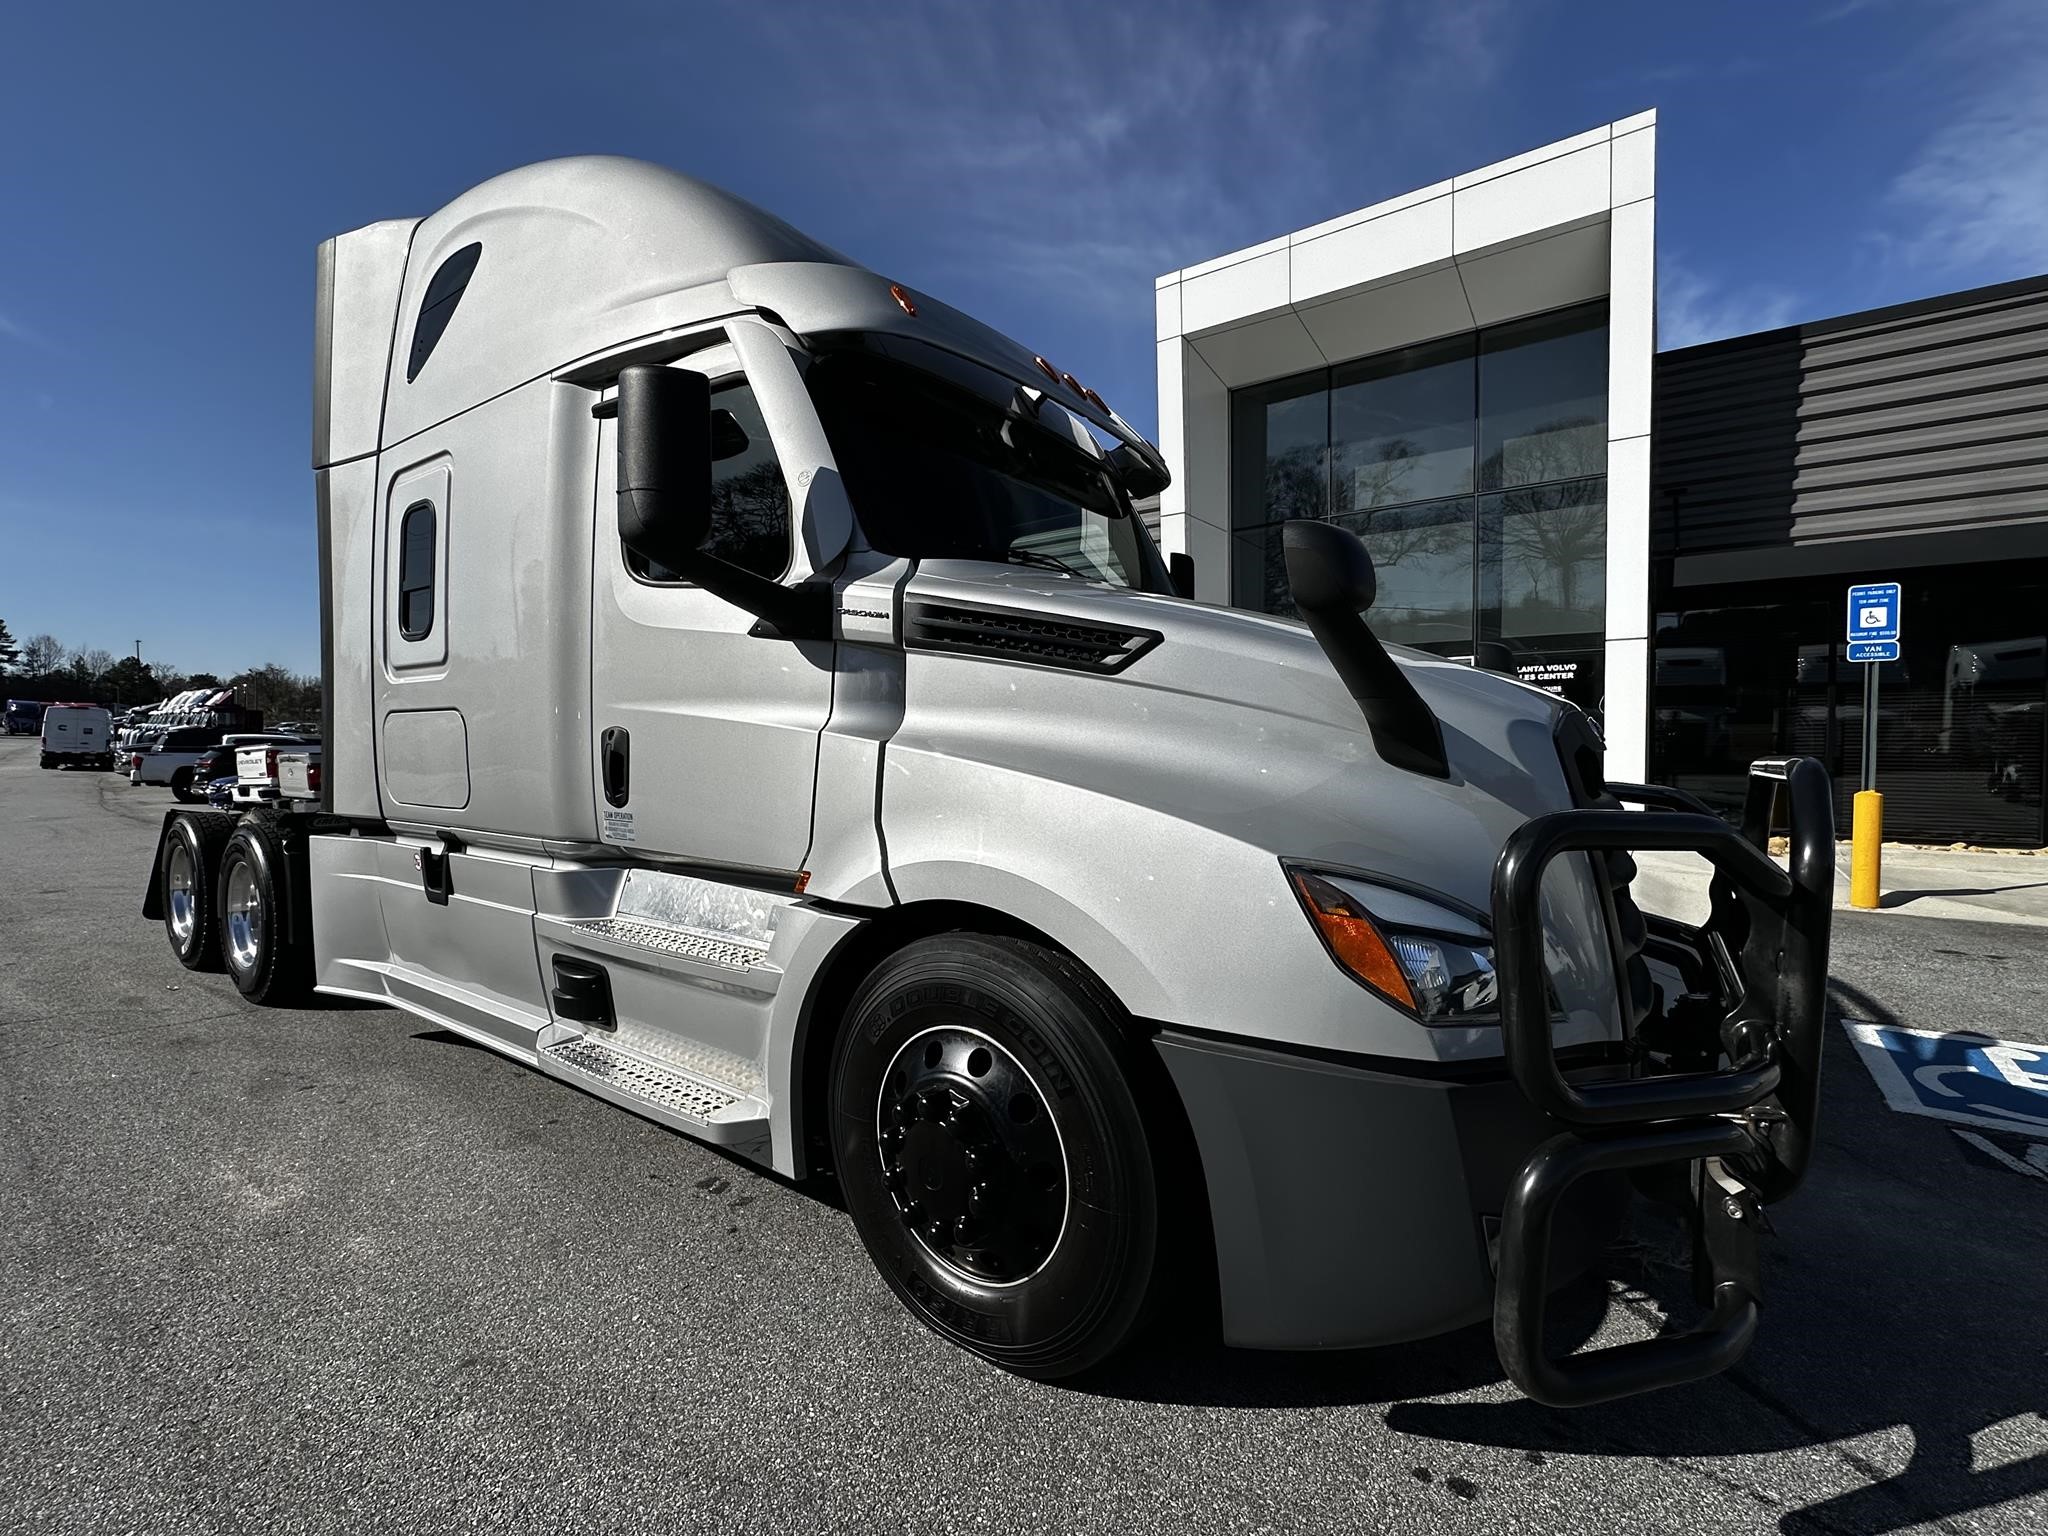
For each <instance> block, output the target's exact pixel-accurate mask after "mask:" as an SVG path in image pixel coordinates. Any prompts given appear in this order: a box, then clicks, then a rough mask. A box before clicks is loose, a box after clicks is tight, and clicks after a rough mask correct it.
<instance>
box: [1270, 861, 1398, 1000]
mask: <svg viewBox="0 0 2048 1536" xmlns="http://www.w3.org/2000/svg"><path fill="white" fill-rule="evenodd" d="M1294 888H1295V890H1296V891H1297V892H1299V893H1300V896H1301V904H1302V906H1303V907H1304V908H1305V909H1306V910H1307V912H1308V915H1309V919H1310V920H1311V921H1312V922H1314V924H1315V925H1316V931H1317V932H1318V933H1320V934H1322V936H1323V942H1324V943H1325V944H1327V945H1329V946H1330V953H1331V954H1332V955H1334V956H1335V957H1336V959H1337V963H1338V964H1339V965H1341V966H1343V967H1344V969H1345V970H1347V971H1349V972H1350V973H1351V974H1352V975H1354V976H1356V977H1357V978H1358V979H1359V980H1360V981H1362V982H1364V983H1365V984H1366V985H1367V986H1369V987H1371V988H1372V989H1373V991H1375V992H1378V993H1380V994H1382V995H1383V996H1385V997H1389V998H1391V999H1393V1001H1395V1002H1397V1003H1399V1004H1400V1005H1401V1006H1402V1007H1404V1008H1413V1007H1414V1006H1415V993H1414V991H1413V989H1412V988H1410V987H1409V985H1408V977H1407V975H1406V973H1404V972H1403V971H1402V969H1401V964H1400V962H1399V961H1398V960H1396V959H1395V958H1394V952H1393V950H1391V949H1389V948H1388V947H1387V941H1386V940H1385V939H1383V938H1381V937H1380V931H1379V929H1378V928H1376V927H1375V926H1373V920H1372V919H1371V918H1370V917H1368V916H1367V915H1366V912H1365V909H1364V908H1363V907H1361V906H1359V904H1358V903H1357V902H1355V901H1353V900H1352V899H1351V898H1350V897H1349V896H1347V895H1345V894H1344V893H1343V892H1342V891H1340V890H1338V889H1337V887H1336V886H1334V885H1332V884H1331V883H1330V882H1329V881H1327V880H1323V879H1320V878H1318V877H1317V876H1315V875H1311V874H1306V873H1303V872H1301V871H1299V870H1297V871H1296V872H1295V875H1294Z"/></svg>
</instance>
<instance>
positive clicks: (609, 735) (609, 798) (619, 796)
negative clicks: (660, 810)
mask: <svg viewBox="0 0 2048 1536" xmlns="http://www.w3.org/2000/svg"><path fill="white" fill-rule="evenodd" d="M598 755H599V756H600V757H602V758H603V759H604V801H605V804H606V805H610V806H615V807H616V806H622V805H624V804H625V803H626V801H627V799H628V798H630V797H631V795H632V793H633V733H632V732H631V731H629V730H626V729H625V728H624V727H623V726H617V725H612V726H607V727H605V733H604V735H603V736H601V737H599V738H598Z"/></svg>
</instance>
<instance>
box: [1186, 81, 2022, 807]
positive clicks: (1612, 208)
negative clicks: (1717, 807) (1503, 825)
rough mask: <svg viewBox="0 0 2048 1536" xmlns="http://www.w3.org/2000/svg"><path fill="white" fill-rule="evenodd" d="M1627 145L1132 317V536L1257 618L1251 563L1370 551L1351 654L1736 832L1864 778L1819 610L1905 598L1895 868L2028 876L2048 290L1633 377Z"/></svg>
mask: <svg viewBox="0 0 2048 1536" xmlns="http://www.w3.org/2000/svg"><path fill="white" fill-rule="evenodd" d="M1656 135H1657V124H1656V114H1655V113H1654V112H1645V113H1642V114H1640V115H1638V116H1635V117H1630V118H1624V119H1622V120H1621V121H1619V122H1615V123H1610V124H1607V125H1605V126H1604V127H1600V128H1596V129H1593V130H1592V131H1590V132H1588V133H1583V134H1579V135H1576V136H1575V137H1572V138H1569V139H1563V140H1560V141H1559V142H1557V143H1555V144H1549V145H1545V146H1544V147H1542V148H1540V149H1535V150H1531V151H1530V152H1528V153H1527V154H1523V155H1517V156H1515V157H1513V158H1512V159H1508V160H1504V161H1501V162H1500V163H1499V164H1497V165H1490V166H1487V167H1484V168H1483V169H1480V170H1476V171H1471V172H1468V173H1466V174H1464V175H1460V176H1455V177H1452V178H1451V179H1450V180H1448V181H1442V182H1438V183H1436V184H1434V185H1432V186H1427V187H1422V188H1419V189H1417V190H1416V191H1414V192H1410V193H1407V194H1405V195H1403V196H1400V197H1396V198H1392V199H1389V200H1388V201H1386V202H1383V203H1379V204H1376V205H1374V206H1373V207H1370V208H1364V209H1360V210H1358V211H1357V212H1355V213H1349V214H1345V215H1343V216H1342V217H1339V218H1335V219H1331V220H1329V221H1328V222H1326V223H1322V224H1318V225H1314V226H1312V227H1310V228H1308V229H1303V230H1298V231H1296V232H1294V233H1292V234H1286V235H1281V236H1278V237H1276V238H1274V239H1271V240H1267V241H1265V242H1263V243H1261V244H1258V245H1254V246H1250V247H1248V248H1246V249H1244V250H1241V251H1233V252H1231V253H1230V254H1228V255H1225V256H1219V257H1216V258H1214V259H1212V260H1207V261H1202V262H1199V263H1197V264H1196V265H1193V266H1190V267H1186V268H1183V269H1181V270H1180V271H1177V272H1169V273H1167V274H1166V275H1164V276H1163V277H1161V278H1160V279H1159V280H1158V285H1157V318H1158V328H1157V333H1156V334H1157V341H1158V370H1159V439H1160V446H1161V448H1162V449H1163V450H1164V452H1165V454H1166V457H1167V461H1168V463H1169V464H1170V465H1171V467H1172V469H1173V476H1174V479H1173V485H1172V486H1171V487H1170V488H1169V489H1168V490H1167V491H1166V492H1165V494H1164V496H1163V497H1162V498H1161V504H1160V507H1159V532H1160V541H1161V543H1162V545H1163V547H1165V548H1166V549H1168V550H1170V551H1185V552H1186V553H1188V554H1189V555H1191V556H1192V557H1193V559H1194V562H1195V579H1196V593H1197V596H1199V597H1201V598H1203V599H1204V600H1207V601H1212V602H1222V603H1231V604H1235V605H1238V606H1242V607H1248V608H1256V609H1261V610H1265V611H1271V612H1281V613H1285V612H1288V611H1289V604H1288V598H1287V583H1286V576H1285V572H1284V569H1283V566H1282V561H1281V557H1280V541H1279V531H1280V527H1281V525H1282V524H1283V523H1284V522H1286V521H1287V520H1289V519H1291V518H1297V517H1314V518H1323V519H1328V520H1330V521H1333V522H1336V523H1338V524H1340V525H1342V526H1344V527H1346V528H1349V529H1351V530H1352V531H1353V532H1355V533H1357V534H1358V535H1359V537H1360V538H1361V539H1363V540H1364V541H1365V543H1366V545H1367V547H1368V548H1369V549H1370V550H1371V551H1372V554H1373V558H1374V562H1375V564H1376V565H1377V567H1378V570H1379V596H1378V598H1377V600H1376V601H1375V603H1374V606H1373V609H1372V613H1371V619H1372V623H1373V627H1374V629H1375V630H1376V632H1378V633H1379V634H1380V635H1381V637H1382V638H1384V639H1386V640H1388V641H1390V642H1398V643H1402V644H1407V645H1413V646H1418V647H1421V648H1423V649H1427V650H1430V651H1434V652H1437V653H1439V654H1442V655H1447V656H1455V657H1459V658H1462V659H1467V660H1470V661H1472V662H1474V663H1475V664H1477V665H1480V666H1485V667H1490V668H1493V669H1496V670H1499V671H1502V672H1506V673H1510V674H1512V675H1516V676H1519V677H1522V678H1524V679H1526V680H1528V681H1530V682H1533V683H1536V684H1538V685H1540V686H1543V687H1547V688H1551V689H1553V690H1555V691H1557V692H1560V693H1562V694H1564V695H1565V696H1566V697H1569V698H1571V699H1573V700H1575V701H1576V702H1578V703H1580V704H1582V705H1583V706H1585V707H1586V708H1587V709H1588V710H1590V711H1592V712H1594V713H1595V714H1596V715H1597V716H1598V717H1599V718H1600V719H1601V722H1602V726H1603V729H1604V731H1605V733H1606V737H1607V742H1608V771H1609V773H1610V774H1611V775H1612V776H1613V777H1615V778H1617V779H1638V778H1647V779H1653V780H1657V781H1661V782H1665V783H1673V784H1678V785H1680V786H1682V787H1685V788H1689V789H1692V790H1693V791H1694V792H1696V793H1699V794H1701V795H1702V796H1704V797H1705V798H1707V799H1708V800H1709V801H1711V802H1714V803H1719V804H1727V805H1732V804H1733V803H1735V801H1736V800H1737V799H1738V798H1739V794H1740V789H1741V785H1742V781H1743V777H1744V772H1745V768H1746V765H1747V764H1748V762H1749V761H1750V760H1752V759H1753V758H1757V757H1763V756H1769V755H1773V754H1777V753H1783V752H1806V753H1812V754H1814V755H1816V756H1819V757H1821V758H1822V759H1823V760H1824V761H1825V762H1826V763H1827V765H1828V767H1829V768H1830V769H1831V770H1832V771H1833V772H1834V773H1835V775H1836V781H1837V786H1838V792H1839V794H1840V795H1841V797H1842V801H1843V803H1842V805H1841V807H1839V808H1838V814H1841V815H1842V820H1843V824H1844V825H1846V797H1847V795H1848V793H1849V792H1850V791H1852V790H1853V789H1854V788H1855V785H1856V782H1857V780H1858V778H1859V776H1860V774H1861V770H1862V763H1861V741H1862V729H1861V726H1862V672H1863V667H1862V665H1861V664H1855V663H1851V662H1849V661H1848V660H1847V656H1846V652H1845V647H1844V639H1845V636H1844V618H1845V609H1846V593H1847V588H1848V587H1849V586H1850V585H1851V584H1853V583H1860V582H1869V581H1889V580H1896V581H1899V582H1901V583H1902V584H1903V586H1904V605H1903V632H1902V647H1901V654H1900V657H1899V659H1898V661H1896V662H1893V663H1889V664H1886V665H1884V667H1883V668H1882V674H1883V675H1882V679H1881V692H1880V705H1879V743H1878V756H1877V769H1878V779H1879V787H1880V788H1881V789H1883V790H1884V791H1885V793H1886V829H1887V833H1888V834H1889V835H1892V836H1896V837H1903V838H1910V839H1927V840H1940V841H1951V840H1968V841H1973V842H1982V843H1987V844H2000V845H2022V846H2039V845H2042V844H2044V843H2048V825H2044V821H2043V797H2042V769H2043V762H2044V756H2048V692H2044V690H2048V669H2044V666H2043V658H2044V639H2043V635H2044V631H2048V278H2040V279H2030V280H2027V281H2023V282H2017V283H2008V284H2003V285H2000V286H1998V287H1995V288H1985V289H1978V290H1975V291H1972V292H1968V293H1958V294H1949V295H1944V296H1941V297H1938V298H1933V299H1927V300H1923V301H1919V302H1916V303H1912V304H1904V305H1898V306H1895V307H1892V308H1889V309H1883V310H1875V311H1870V312H1868V313H1864V314H1857V315H1846V316H1842V317H1839V318H1836V319H1832V320H1824V321H1818V322H1815V323H1811V324H1805V325H1799V326H1792V327H1788V328H1785V329H1782V330H1776V331H1768V332H1764V333H1761V334H1758V335H1754V336H1743V337H1737V338H1734V339H1731V340H1728V341H1721V342H1714V343H1711V344H1709V345H1706V346H1698V347H1689V348H1685V349H1683V350H1679V351H1672V352H1664V353H1659V352H1658V351H1657V325H1656V287H1657V269H1656Z"/></svg>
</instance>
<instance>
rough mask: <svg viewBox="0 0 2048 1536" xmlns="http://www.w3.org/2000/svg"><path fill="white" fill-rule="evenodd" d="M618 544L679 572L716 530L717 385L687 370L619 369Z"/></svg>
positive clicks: (701, 375) (636, 365) (658, 368)
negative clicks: (713, 412)
mask: <svg viewBox="0 0 2048 1536" xmlns="http://www.w3.org/2000/svg"><path fill="white" fill-rule="evenodd" d="M618 416H619V473H618V491H619V540H620V542H621V543H623V544H624V545H625V546H626V548H628V549H630V550H632V551H633V552H634V553H635V554H637V555H642V556H644V557H646V558H647V559H648V560H651V561H653V562H654V563H655V564H657V565H661V566H665V567H667V568H668V569H669V570H672V571H680V570H682V569H684V568H685V567H686V566H687V565H689V563H690V557H691V556H692V555H694V554H696V552H697V550H698V548H699V547H700V546H701V545H702V544H703V543H704V539H705V536H706V535H707V534H708V533H709V532H710V531H711V461H712V457H713V451H714V450H713V441H712V436H713V434H712V421H711V381H710V380H709V379H708V378H706V377H705V376H704V375H703V374H701V373H691V372H690V371H689V370H687V369H684V368H662V367H658V366H654V365H650V364H645V363H640V364H635V365H634V366H633V367H631V368H625V369H621V370H620V372H619V397H618Z"/></svg>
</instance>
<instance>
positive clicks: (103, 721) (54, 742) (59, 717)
mask: <svg viewBox="0 0 2048 1536" xmlns="http://www.w3.org/2000/svg"><path fill="white" fill-rule="evenodd" d="M113 724H114V720H113V716H111V715H110V714H108V713H107V712H106V711H105V710H104V709H101V708H100V707H99V705H97V704H52V705H51V706H50V707H49V708H48V709H47V710H45V711H44V712H43V759H42V766H43V767H45V768H62V767H65V766H66V765H76V766H78V767H81V768H111V767H113V766H114V738H113Z"/></svg>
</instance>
